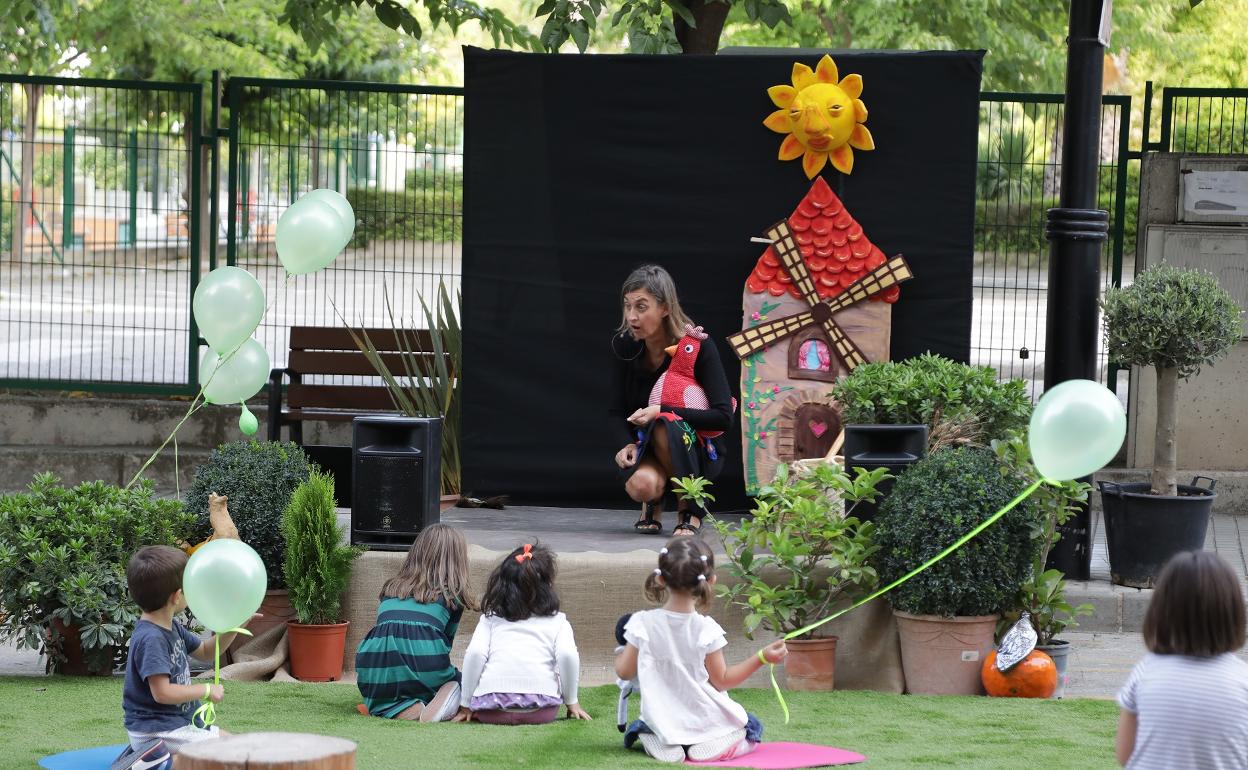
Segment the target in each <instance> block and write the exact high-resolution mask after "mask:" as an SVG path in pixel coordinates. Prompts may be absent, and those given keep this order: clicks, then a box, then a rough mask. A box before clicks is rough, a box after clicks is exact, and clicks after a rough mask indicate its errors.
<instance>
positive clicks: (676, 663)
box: [615, 537, 788, 762]
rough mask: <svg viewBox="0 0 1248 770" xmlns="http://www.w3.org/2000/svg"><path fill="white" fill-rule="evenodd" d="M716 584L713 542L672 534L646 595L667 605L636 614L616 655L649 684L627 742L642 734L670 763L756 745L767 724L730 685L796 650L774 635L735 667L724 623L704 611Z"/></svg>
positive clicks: (622, 671)
mask: <svg viewBox="0 0 1248 770" xmlns="http://www.w3.org/2000/svg"><path fill="white" fill-rule="evenodd" d="M713 585H715V556H714V554H712V553H711V549H710V548H708V547H707V546H706V544H705V543H703V542H702V541H701V540H700V539H698V538H696V537H677V538H674V539H672V540H670V541H668V544H667V546H666V547H665V548H663V549H662V550H661V551H659V566H658V567H657V568H656V569H655V570H654V572H653V573H652V574H651V575H650V576H649V577H647V578H646V598H648V599H650V600H651V601H654V602H660V601H661V602H663V606H662V607H661V608H659V609H653V610H646V611H644V612H634V613H633V614H632V616H631V617H629V619H628V621H627V622H626V623H625V626H624V639H625V640H626V641H627V642H628V643H627V644H626V645H625V646H624V649H623V650H621V651H620V652H619V654H618V655H616V657H615V673H616V675H617V676H619V677H620V679H622V680H630V679H633V678H636V679H637V680H638V681H639V682H640V684H641V719H639V720H637V721H635V722H633V723H632V724H631V725H629V726H628V729H627V730H626V731H625V733H624V745H625V746H628V747H631V746H632V745H633V743H634V742H636V741H638V740H640V741H641V746H642V748H643V749H645V751H646V753H647V754H649V755H650V756H651V757H654V758H655V759H657V760H660V761H662V762H683V761H684V760H685V758H686V756H687V757H688V758H689V759H690V760H692V761H694V762H710V761H715V760H728V759H732V758H734V757H740V756H743V755H745V754H749V753H750V752H751V751H753V750H754V749H755V748H756V747H757V745H758V741H760V740H761V739H762V735H763V726H762V725H761V724H759V722H758V720H757V719H756V718H755V717H754V716H753V715H750V714H747V713H746V712H745V709H744V708H742V707H741V705H740V704H738V703H737V702H735V701H734V700H733V699H732V698H731V697H729V695H728V692H727V691H728V690H730V689H732V688H733V687H737V686H739V685H740V684H741V683H742V682H744V681H745V680H746V679H748V678H749V676H750V675H751V674H753V673H754V672H755V671H757V670H758V669H759V667H760V666H762V665H763V663H779V662H780V661H782V660H784V657H785V655H787V654H788V649H787V648H786V647H785V645H784V642H783V641H778V642H773V643H771V644H769V645H767V647H765V648H763V649H762V650H759V651H758V655H757V656H753V655H751V656H750V657H749V658H746V659H745V660H743V661H741V662H740V663H737V664H736V665H734V666H729V665H728V663H727V661H725V660H724V653H723V648H724V647H725V646H726V645H727V644H728V641H727V639H726V638H725V636H724V629H722V628H720V626H719V624H718V623H716V622H715V621H714V620H712V619H711V618H710V617H708V616H706V615H703V614H701V613H700V612H698V610H706V609H707V608H709V607H710V604H711V596H712V593H711V591H712V589H711V587H712V586H713Z"/></svg>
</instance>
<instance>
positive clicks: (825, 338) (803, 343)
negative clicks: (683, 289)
mask: <svg viewBox="0 0 1248 770" xmlns="http://www.w3.org/2000/svg"><path fill="white" fill-rule="evenodd" d="M766 240H768V241H770V242H771V245H770V246H769V247H768V248H767V250H766V251H765V252H764V253H763V255H762V256H761V257H760V258H759V260H758V262H757V264H756V265H755V267H754V269H753V270H752V271H751V273H750V276H749V278H747V279H746V282H745V292H744V295H743V303H742V304H743V310H744V326H745V328H744V329H743V330H742V331H740V332H738V333H736V334H734V335H732V336H730V337H729V338H728V343H729V345H731V347H732V349H733V351H734V352H735V353H736V354H737V356H738V357H739V358H741V362H742V366H741V394H742V399H741V401H742V404H743V409H742V442H743V450H744V451H743V457H744V460H745V471H746V488H747V491H748V492H750V493H754V492H756V491H757V489H758V487H759V486H761V485H762V484H765V483H768V482H769V481H770V480H771V478H772V475H773V473H774V468H775V466H776V465H777V464H778V463H781V462H792V461H794V460H800V459H804V458H808V457H823V456H824V455H825V454H827V452H828V450H829V449H830V448H831V447H832V444H833V442H834V441H835V440H836V438H837V436H838V435H840V432H841V419H840V412H839V409H838V408H837V407H836V405H835V404H834V403H832V402H831V401H830V400H829V399H828V395H827V393H828V383H831V382H833V381H835V380H836V378H837V377H838V376H840V375H842V374H846V373H848V372H850V371H852V370H853V369H855V368H857V367H858V366H861V365H862V364H864V363H867V362H868V361H880V360H888V357H889V336H890V332H891V327H892V321H891V318H892V312H891V306H892V304H893V303H895V302H896V301H897V300H898V298H899V297H900V294H901V289H900V284H901V283H903V282H904V281H907V280H909V279H910V278H912V277H913V273H912V272H911V270H910V267H909V265H908V264H907V263H906V261H905V259H904V258H902V257H901V256H895V257H892V258H891V259H890V258H887V257H885V256H884V253H883V252H882V251H881V250H880V249H879V248H878V247H877V246H875V245H874V244H873V243H871V241H870V239H869V238H868V237H867V235H866V233H864V232H863V228H862V226H861V225H860V224H858V223H857V222H856V221H855V220H854V217H853V216H852V215H851V214H850V213H849V211H848V210H847V209H846V208H845V206H844V204H843V203H842V202H841V200H840V199H839V198H838V197H837V196H836V194H835V193H833V192H832V189H831V188H830V187H829V186H828V184H827V182H826V181H824V179H823V178H822V177H818V178H816V179H815V181H814V183H813V184H812V185H811V187H810V190H809V191H808V192H807V193H806V196H805V197H804V198H803V199H802V201H801V202H800V203H799V204H798V206H797V209H796V210H795V211H794V212H793V214H792V215H791V216H790V217H789V218H788V219H787V220H784V221H781V222H778V223H777V224H776V225H774V226H773V227H771V228H770V229H769V230H768V231H767V238H766Z"/></svg>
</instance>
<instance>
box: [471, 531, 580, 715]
mask: <svg viewBox="0 0 1248 770" xmlns="http://www.w3.org/2000/svg"><path fill="white" fill-rule="evenodd" d="M580 673H581V659H580V655H579V654H578V653H577V651H576V640H575V639H574V638H573V636H572V626H571V624H569V623H568V618H567V616H565V615H564V614H563V613H562V612H560V611H559V595H558V594H557V593H555V555H554V554H553V553H551V551H550V549H548V548H546V547H544V546H542V545H540V544H539V545H531V544H525V546H524V547H523V548H517V549H515V550H514V551H512V552H511V553H509V554H507V556H505V557H504V558H503V562H502V564H499V565H498V566H497V567H495V568H494V571H493V572H492V573H490V578H489V580H488V581H487V583H486V586H485V595H484V596H482V597H481V621H480V622H479V623H478V624H477V628H476V630H475V631H474V632H473V634H472V641H471V642H470V643H469V644H468V649H467V651H466V652H465V653H464V681H463V688H462V690H461V693H462V694H461V695H460V709H459V714H458V715H457V716H456V717H455V721H457V722H470V721H472V720H473V719H476V720H477V721H479V722H485V723H487V724H496V725H537V724H545V723H547V722H553V721H554V720H555V718H556V717H558V716H559V704H561V703H565V704H567V707H568V718H570V719H589V718H590V716H589V714H586V713H585V711H584V710H583V709H581V707H580V704H579V703H578V702H577V694H576V690H577V682H578V680H579V678H580Z"/></svg>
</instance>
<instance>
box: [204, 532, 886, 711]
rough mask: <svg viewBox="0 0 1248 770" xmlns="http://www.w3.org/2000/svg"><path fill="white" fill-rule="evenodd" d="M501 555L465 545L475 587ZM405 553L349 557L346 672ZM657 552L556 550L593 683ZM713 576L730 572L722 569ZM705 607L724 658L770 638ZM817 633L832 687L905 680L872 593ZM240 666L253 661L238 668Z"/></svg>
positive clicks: (759, 677)
mask: <svg viewBox="0 0 1248 770" xmlns="http://www.w3.org/2000/svg"><path fill="white" fill-rule="evenodd" d="M505 555H506V554H505V553H502V552H499V551H490V550H487V549H485V548H481V547H480V546H475V545H473V546H469V549H468V558H469V561H470V562H471V563H472V588H473V590H474V592H476V593H477V594H478V595H479V594H480V591H481V590H482V588H483V587H484V586H485V579H486V577H487V576H488V575H489V573H490V570H492V569H493V568H494V566H495V565H497V564H498V562H499V561H500V560H501V559H502V558H503V557H504V556H505ZM404 558H406V554H405V553H395V552H384V551H370V552H369V553H366V554H364V555H363V556H362V557H360V559H359V560H358V561H357V562H356V563H355V570H354V572H353V573H352V577H351V588H350V589H349V591H348V593H347V596H346V597H345V599H344V602H343V615H344V617H345V618H346V619H347V620H349V621H350V622H351V625H350V628H349V630H348V632H347V647H346V655H345V660H344V664H345V667H346V670H347V671H353V670H354V668H355V649H356V647H358V646H359V643H360V641H361V640H362V639H363V638H364V636H365V635H366V634H367V633H368V631H369V629H370V628H372V627H373V623H374V621H375V620H376V618H377V605H378V593H379V591H380V590H381V586H382V584H383V583H385V582H386V580H388V579H389V578H390V577H392V576H393V575H394V574H395V573H396V572H398V570H399V567H400V565H401V564H402V563H403V559H404ZM657 558H658V557H657V554H656V553H655V552H654V551H650V550H636V551H629V552H626V553H600V552H597V551H582V552H575V553H561V554H559V577H558V588H559V599H560V604H561V609H562V610H563V611H564V612H565V613H567V616H568V620H569V621H570V622H571V623H572V628H573V629H574V630H575V633H576V646H577V648H578V650H579V651H580V655H581V681H582V683H584V684H586V685H595V684H604V683H609V682H614V681H615V673H614V671H613V667H612V666H613V660H614V655H615V646H616V642H615V623H616V620H618V619H619V616H620V615H622V614H624V613H625V612H631V611H634V610H641V609H647V608H649V607H650V606H651V605H650V603H649V602H648V601H647V600H646V598H645V596H643V595H642V584H643V583H644V582H645V578H646V575H647V573H649V572H650V571H651V570H653V569H654V567H655V564H656V560H657ZM719 579H720V580H727V579H729V578H728V576H727V574H726V573H725V572H724V571H723V569H722V568H721V569H720V570H719ZM711 614H712V615H713V616H714V617H715V619H716V620H717V621H718V622H719V624H720V625H721V626H723V627H724V630H725V631H727V632H728V647H727V649H726V650H725V651H724V653H725V655H726V656H727V657H728V660H729V662H730V663H731V662H735V661H737V660H738V659H741V658H744V657H746V656H748V655H752V654H754V652H755V650H757V649H758V648H759V647H760V646H762V645H764V644H766V643H767V642H770V641H772V639H774V637H773V636H770V635H767V634H764V633H759V634H756V635H755V638H754V639H753V640H750V639H747V638H746V637H745V634H744V632H743V631H742V629H743V624H742V621H743V619H744V613H743V612H741V611H740V610H739V609H737V608H735V607H730V606H728V604H727V603H726V602H725V601H723V600H721V599H717V600H716V602H715V606H714V607H713V609H712V612H711ZM477 617H478V616H477V614H476V613H474V612H465V613H464V619H463V621H462V623H461V625H460V629H459V634H458V635H457V636H456V638H455V648H454V652H453V655H452V659H453V661H454V662H455V664H456V665H458V664H459V663H460V662H461V661H462V660H463V653H464V649H465V648H466V647H467V646H468V640H469V639H470V638H471V637H472V630H473V628H474V627H475V626H476V623H477ZM824 633H826V634H829V635H835V636H837V637H839V638H840V640H839V642H838V643H837V649H836V687H837V689H846V690H879V691H882V692H892V693H900V692H902V690H903V688H904V684H905V680H904V679H903V676H902V671H901V649H900V646H899V644H898V641H897V626H896V623H895V622H894V620H893V614H892V610H891V609H890V607H889V605H888V602H887V601H886V600H883V599H877V600H875V601H873V602H871V603H869V604H867V605H864V606H862V607H860V608H858V609H856V610H854V611H853V612H850V613H848V614H846V615H845V616H843V617H841V618H838V619H837V620H835V621H833V622H831V623H829V624H828V625H827V626H825V627H824ZM283 636H284V635H283ZM266 642H267V646H266V644H265V643H266ZM274 644H275V642H274V641H271V640H268V634H266V635H264V636H261V637H257V638H256V639H255V640H253V641H252V642H251V643H250V644H249V645H247V646H246V647H244V648H242V649H240V650H239V654H240V655H253V654H254V655H256V656H257V657H256V658H255V659H252V660H243V661H242V662H240V663H236V664H235V665H234V666H232V667H231V668H235V667H239V668H238V669H237V670H238V671H240V672H243V671H250V670H258V669H259V668H262V667H263V664H267V663H271V662H272V659H273V658H274V657H276V655H277V650H278V649H280V651H281V653H282V657H285V656H284V652H285V643H284V640H283V641H282V642H281V643H280V645H278V647H277V648H275V647H274ZM253 645H254V646H256V647H257V648H259V649H258V650H257V651H256V652H254V653H253V652H252V651H251V650H250V649H249V648H250V647H251V646H253ZM266 650H267V651H268V652H270V653H272V654H271V655H270V657H269V658H263V657H260V653H261V652H264V651H266ZM246 666H251V667H252V668H251V669H246V668H242V667H246ZM275 669H276V667H275ZM275 669H271V670H275ZM224 673H225V670H224V669H223V671H222V674H223V675H224ZM776 675H777V677H778V678H779V677H781V676H783V666H780V667H777V669H776ZM782 683H783V682H782ZM767 685H768V680H767V675H766V672H765V671H760V672H759V673H757V674H755V675H754V677H752V678H751V679H750V681H749V682H748V683H747V686H757V687H763V686H767Z"/></svg>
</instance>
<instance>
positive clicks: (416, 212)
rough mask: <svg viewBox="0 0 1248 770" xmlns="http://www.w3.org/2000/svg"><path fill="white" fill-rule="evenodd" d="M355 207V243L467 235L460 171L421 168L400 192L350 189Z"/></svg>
mask: <svg viewBox="0 0 1248 770" xmlns="http://www.w3.org/2000/svg"><path fill="white" fill-rule="evenodd" d="M347 200H348V201H350V202H351V206H352V208H354V209H355V218H356V225H355V236H354V237H353V238H352V239H351V246H353V247H354V248H363V247H365V246H367V245H368V244H369V243H370V242H372V241H458V240H460V238H462V237H463V209H464V182H463V177H462V176H461V175H459V174H453V173H448V172H437V173H434V172H425V171H423V170H417V171H413V172H410V173H409V174H408V176H407V186H406V189H405V190H403V191H400V192H393V191H385V190H372V189H367V188H362V187H357V188H352V189H350V190H347Z"/></svg>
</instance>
